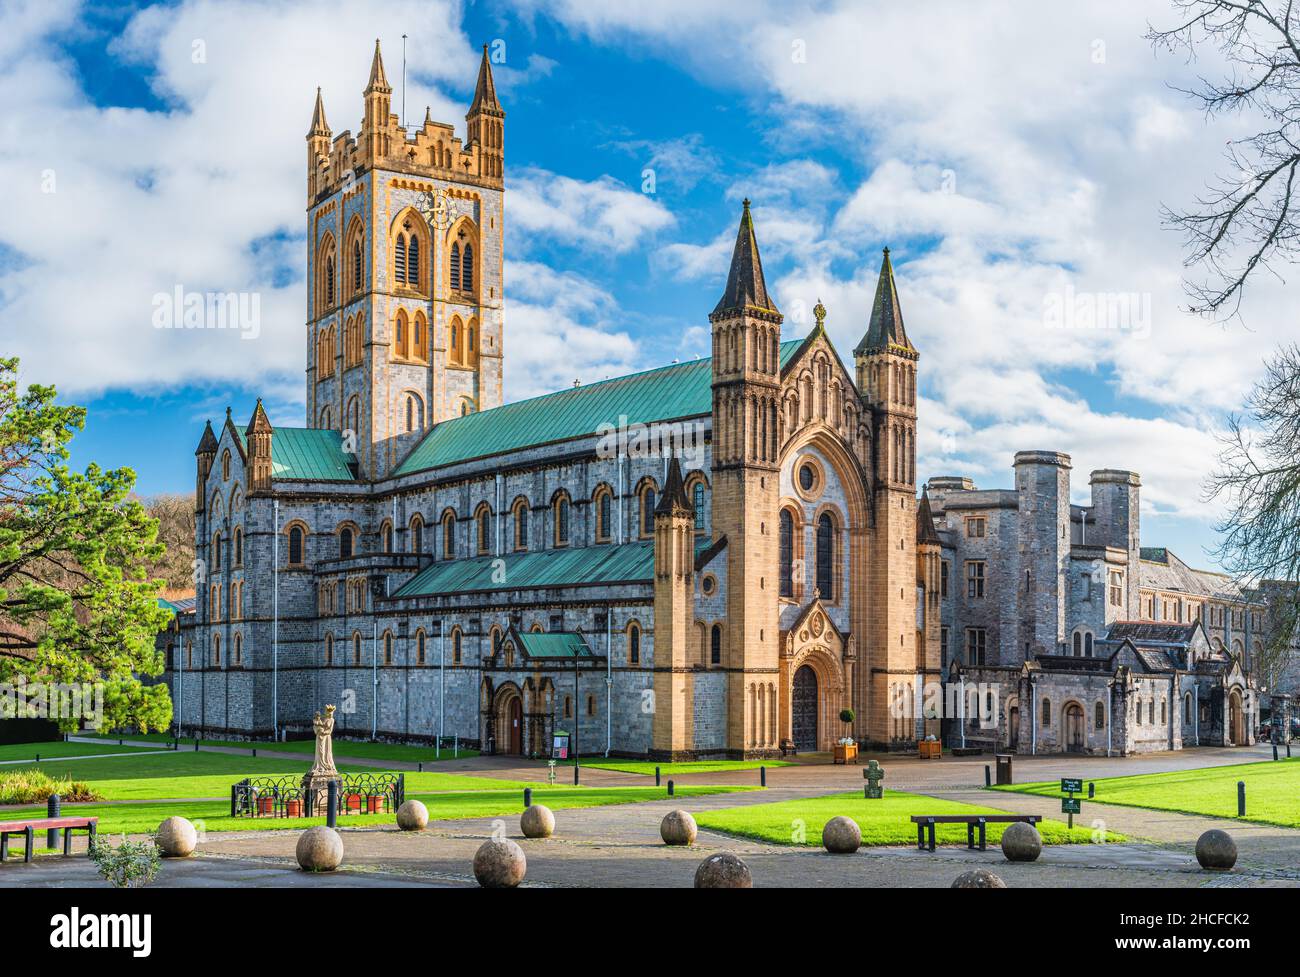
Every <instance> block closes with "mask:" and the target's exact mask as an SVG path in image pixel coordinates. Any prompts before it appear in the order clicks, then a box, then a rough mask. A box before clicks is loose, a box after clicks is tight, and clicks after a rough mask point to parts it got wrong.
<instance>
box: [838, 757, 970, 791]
mask: <svg viewBox="0 0 1300 977" xmlns="http://www.w3.org/2000/svg"><path fill="white" fill-rule="evenodd" d="M866 775H867V772H866V771H865V770H863V771H862V776H864V777H865V776H866ZM984 786H985V787H992V786H993V771H992V770H990V769H989V765H988V764H987V763H986V764H984Z"/></svg>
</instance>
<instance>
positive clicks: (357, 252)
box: [352, 237, 366, 295]
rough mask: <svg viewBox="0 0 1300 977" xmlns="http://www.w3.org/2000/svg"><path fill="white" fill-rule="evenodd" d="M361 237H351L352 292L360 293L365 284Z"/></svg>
mask: <svg viewBox="0 0 1300 977" xmlns="http://www.w3.org/2000/svg"><path fill="white" fill-rule="evenodd" d="M363 254H364V252H363V250H362V247H361V238H359V237H356V238H353V239H352V294H353V295H360V294H361V291H362V289H364V288H365V286H366V270H365V262H364V260H363Z"/></svg>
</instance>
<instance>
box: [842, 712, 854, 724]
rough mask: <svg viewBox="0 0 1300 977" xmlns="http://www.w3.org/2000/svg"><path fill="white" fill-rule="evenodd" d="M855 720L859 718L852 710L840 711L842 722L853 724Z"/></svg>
mask: <svg viewBox="0 0 1300 977" xmlns="http://www.w3.org/2000/svg"><path fill="white" fill-rule="evenodd" d="M855 718H857V713H855V712H854V711H853V710H852V709H841V710H840V722H842V723H851V722H853V720H854V719H855Z"/></svg>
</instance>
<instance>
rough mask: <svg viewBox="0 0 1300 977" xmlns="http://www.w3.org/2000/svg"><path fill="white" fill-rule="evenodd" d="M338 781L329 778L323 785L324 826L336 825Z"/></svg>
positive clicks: (331, 826) (333, 826) (332, 826)
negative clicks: (324, 785)
mask: <svg viewBox="0 0 1300 977" xmlns="http://www.w3.org/2000/svg"><path fill="white" fill-rule="evenodd" d="M338 814H339V782H338V781H337V780H331V781H330V782H329V783H328V784H327V785H326V787H325V826H326V827H327V828H335V827H338Z"/></svg>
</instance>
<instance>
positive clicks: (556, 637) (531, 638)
mask: <svg viewBox="0 0 1300 977" xmlns="http://www.w3.org/2000/svg"><path fill="white" fill-rule="evenodd" d="M515 638H516V640H518V642H519V647H520V648H522V649H523V652H524V654H525V655H527V656H528V657H529V658H591V657H593V656H592V652H591V649H590V648H589V647H587V642H585V641H583V640H582V635H580V634H576V633H574V632H573V631H551V632H549V633H547V632H541V631H517V632H515Z"/></svg>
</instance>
